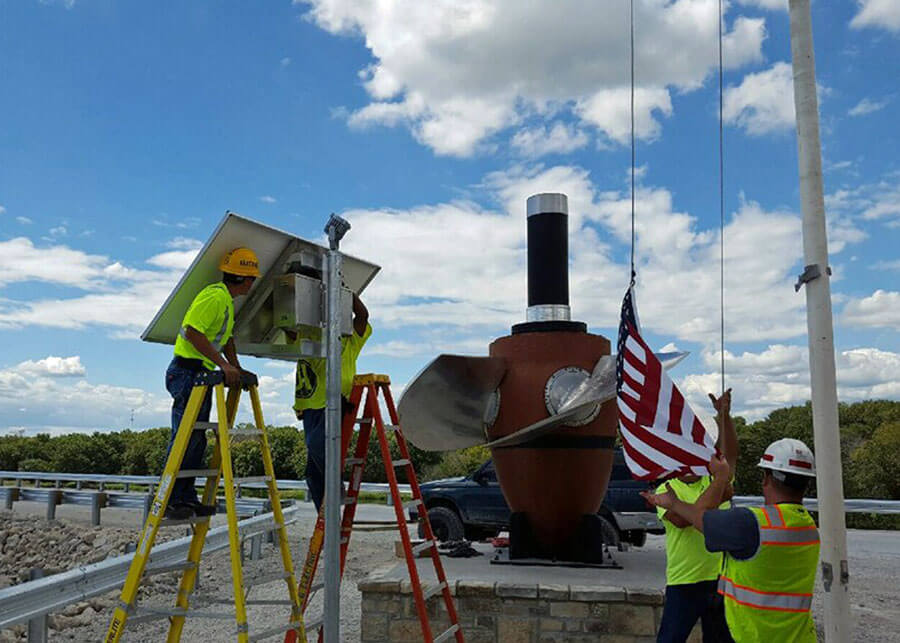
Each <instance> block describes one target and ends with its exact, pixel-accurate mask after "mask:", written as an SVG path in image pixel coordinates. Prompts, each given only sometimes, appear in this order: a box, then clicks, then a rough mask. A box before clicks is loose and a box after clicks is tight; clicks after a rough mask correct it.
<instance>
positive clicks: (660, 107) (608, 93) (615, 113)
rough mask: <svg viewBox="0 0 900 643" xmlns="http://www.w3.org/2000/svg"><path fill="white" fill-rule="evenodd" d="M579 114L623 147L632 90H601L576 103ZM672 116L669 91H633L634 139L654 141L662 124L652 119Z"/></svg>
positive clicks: (629, 117) (646, 89)
mask: <svg viewBox="0 0 900 643" xmlns="http://www.w3.org/2000/svg"><path fill="white" fill-rule="evenodd" d="M576 112H577V113H578V115H579V116H580V117H581V118H582V119H583V120H584V121H585V122H587V123H590V124H591V125H594V126H596V127H597V128H598V129H600V130H601V131H602V132H603V133H604V134H605V135H606V136H607V137H608V138H609V139H611V140H612V141H615V142H616V143H620V144H625V143H626V142H627V141H628V140H629V139H630V136H631V90H630V89H629V88H627V87H619V88H615V89H604V90H600V91H599V92H597V93H595V94H594V95H593V96H591V97H590V98H587V99H585V100H582V101H579V103H578V106H577V108H576ZM654 114H658V115H661V116H671V115H672V100H671V98H670V97H669V91H668V90H667V89H665V88H662V87H650V88H645V87H636V88H635V90H634V135H635V138H638V139H644V140H654V139H656V138H659V135H660V134H661V133H662V125H661V124H660V122H659V121H658V120H657V119H656V118H655V117H654Z"/></svg>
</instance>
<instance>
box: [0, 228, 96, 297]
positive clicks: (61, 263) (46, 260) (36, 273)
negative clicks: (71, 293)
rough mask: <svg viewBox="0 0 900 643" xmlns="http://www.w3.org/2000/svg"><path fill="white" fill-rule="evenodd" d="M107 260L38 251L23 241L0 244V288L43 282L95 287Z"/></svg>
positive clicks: (62, 249)
mask: <svg viewBox="0 0 900 643" xmlns="http://www.w3.org/2000/svg"><path fill="white" fill-rule="evenodd" d="M107 265H109V260H108V259H107V258H106V257H104V256H101V255H90V254H87V253H85V252H82V251H80V250H73V249H71V248H68V247H66V246H51V247H49V248H38V247H36V246H35V245H34V243H32V241H31V240H30V239H27V238H26V237H17V238H15V239H10V240H9V241H0V288H2V286H3V284H8V283H15V282H21V281H44V282H48V283H55V284H61V285H65V286H76V287H78V288H91V287H96V286H97V285H98V281H99V280H101V279H102V277H103V269H104V268H105V267H106V266H107Z"/></svg>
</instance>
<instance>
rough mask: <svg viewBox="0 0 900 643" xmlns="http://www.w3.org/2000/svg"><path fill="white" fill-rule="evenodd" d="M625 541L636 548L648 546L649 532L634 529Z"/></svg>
mask: <svg viewBox="0 0 900 643" xmlns="http://www.w3.org/2000/svg"><path fill="white" fill-rule="evenodd" d="M625 540H627V541H628V542H629V543H631V544H632V545H634V546H635V547H643V546H644V545H646V544H647V532H646V531H644V530H642V529H632V530H631V531H629V532H627V533H626V537H625Z"/></svg>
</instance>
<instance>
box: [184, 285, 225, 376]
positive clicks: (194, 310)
mask: <svg viewBox="0 0 900 643" xmlns="http://www.w3.org/2000/svg"><path fill="white" fill-rule="evenodd" d="M188 326H190V327H192V328H194V329H196V330H197V331H199V332H201V333H203V334H204V335H205V336H206V338H207V339H208V340H209V342H210V344H212V346H213V348H215V349H216V350H217V351H221V350H222V347H223V346H225V344H226V343H227V342H228V340H229V339H230V338H231V333H232V330H233V328H234V300H233V299H232V297H231V293H229V292H228V287H227V286H226V285H225V284H224V283H222V282H218V283H214V284H210V285H209V286H207V287H206V288H204V289H203V290H201V291H200V292H199V293H197V296H196V297H194V301H193V302H191V305H190V307H189V308H188V310H187V312H186V313H185V315H184V320H182V322H181V329H180V330H179V331H178V337H177V338H176V339H175V354H176V355H178V356H180V357H188V358H191V359H199V360H202V361H203V365H204V366H205V367H206V368H208V369H209V370H213V369H215V368H216V365H215V364H214V363H213V362H212V361H210V360H209V359H207V358H206V357H205V356H204V355H203V354H202V353H201V352H200V351H198V350H197V349H196V348H195V347H194V345H193V344H191V342H190V341H189V340H188V338H187V331H186V328H187V327H188Z"/></svg>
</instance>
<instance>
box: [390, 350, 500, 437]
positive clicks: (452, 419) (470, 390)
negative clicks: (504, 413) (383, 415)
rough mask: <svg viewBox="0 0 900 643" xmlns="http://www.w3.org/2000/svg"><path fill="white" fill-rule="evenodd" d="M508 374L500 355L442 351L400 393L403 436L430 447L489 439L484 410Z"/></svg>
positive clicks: (398, 410) (399, 409)
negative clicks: (485, 430)
mask: <svg viewBox="0 0 900 643" xmlns="http://www.w3.org/2000/svg"><path fill="white" fill-rule="evenodd" d="M505 373H506V361H505V360H503V359H501V358H499V357H466V356H464V355H439V356H438V357H436V358H435V359H434V360H433V361H432V362H431V363H430V364H428V366H426V367H425V368H424V369H422V371H421V372H420V373H419V374H418V375H416V377H415V378H413V380H412V381H411V382H410V383H409V385H407V387H406V389H405V390H404V391H403V395H402V396H401V397H400V402H399V403H398V404H397V414H398V416H399V420H400V426H401V427H402V429H403V435H404V436H405V437H406V439H407V440H409V441H410V442H412V443H413V444H414V445H416V446H417V447H418V448H420V449H426V450H428V451H451V450H454V449H464V448H466V447H471V446H475V445H477V444H484V443H485V440H486V437H485V432H484V421H485V415H486V412H487V410H488V407H489V405H490V403H491V397H492V396H493V394H494V391H496V390H497V387H499V386H500V381H501V380H502V379H503V375H504V374H505Z"/></svg>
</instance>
